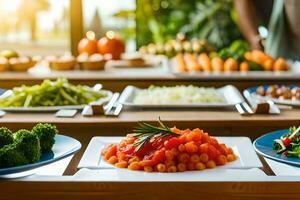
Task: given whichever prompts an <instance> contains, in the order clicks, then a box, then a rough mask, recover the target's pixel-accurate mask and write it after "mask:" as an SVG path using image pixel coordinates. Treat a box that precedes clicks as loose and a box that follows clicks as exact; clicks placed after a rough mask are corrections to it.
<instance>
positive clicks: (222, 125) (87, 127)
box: [0, 109, 300, 175]
mask: <svg viewBox="0 0 300 200" xmlns="http://www.w3.org/2000/svg"><path fill="white" fill-rule="evenodd" d="M220 111H222V112H220ZM159 117H161V119H162V120H163V121H164V122H165V123H166V124H167V125H169V126H174V125H176V126H177V127H178V128H197V127H200V128H202V129H204V130H206V131H208V132H209V133H210V134H212V135H217V136H248V137H250V138H251V139H252V140H253V139H255V138H257V137H259V136H260V135H262V134H264V133H267V132H269V131H274V130H278V129H284V128H288V127H290V126H293V125H298V124H300V109H293V110H285V111H283V112H282V113H281V115H254V116H250V117H245V116H241V115H239V114H238V113H237V112H236V111H232V110H215V111H204V110H194V111H186V110H180V111H175V110H162V111H159V110H131V111H130V110H127V111H124V112H122V113H121V115H120V116H119V117H118V118H117V117H106V116H95V117H82V116H81V115H80V114H78V115H76V117H75V118H57V117H55V116H54V115H53V113H34V114H32V113H8V114H7V115H5V116H4V117H3V118H0V126H7V127H9V128H11V129H12V130H17V129H21V128H27V129H31V128H32V127H33V126H34V125H35V124H36V123H38V122H48V123H52V124H55V125H56V126H57V127H58V128H59V130H60V132H61V134H65V135H70V136H72V137H75V138H76V139H78V140H79V141H80V142H81V143H82V145H83V148H82V149H81V151H80V152H79V153H78V154H77V155H76V156H74V158H73V160H72V162H71V164H74V165H76V164H77V163H78V162H79V160H80V158H81V155H82V153H83V152H84V150H85V148H86V146H87V144H88V143H89V141H90V139H91V138H92V137H94V136H124V135H126V134H127V133H129V132H130V131H131V130H132V128H133V127H135V126H136V123H137V121H145V122H150V123H156V121H157V120H158V118H159ZM76 166H77V165H76ZM74 173H75V171H74V169H73V168H68V170H67V171H66V174H68V175H72V174H74Z"/></svg>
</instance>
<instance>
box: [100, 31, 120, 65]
mask: <svg viewBox="0 0 300 200" xmlns="http://www.w3.org/2000/svg"><path fill="white" fill-rule="evenodd" d="M124 51H125V45H124V43H123V41H122V40H121V39H119V38H117V37H116V36H115V34H114V32H112V31H109V32H107V34H106V36H105V37H103V38H101V39H100V40H99V41H98V52H99V53H100V54H103V55H104V54H111V55H112V58H113V59H114V60H119V59H120V58H121V54H122V53H124Z"/></svg>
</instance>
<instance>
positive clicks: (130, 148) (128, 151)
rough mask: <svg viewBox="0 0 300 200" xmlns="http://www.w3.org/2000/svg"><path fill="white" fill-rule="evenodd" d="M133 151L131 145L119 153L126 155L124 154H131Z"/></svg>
mask: <svg viewBox="0 0 300 200" xmlns="http://www.w3.org/2000/svg"><path fill="white" fill-rule="evenodd" d="M134 150H135V147H134V146H133V145H127V146H126V147H125V148H122V149H121V152H123V153H126V154H130V155H131V154H133V152H134Z"/></svg>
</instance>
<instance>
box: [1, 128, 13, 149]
mask: <svg viewBox="0 0 300 200" xmlns="http://www.w3.org/2000/svg"><path fill="white" fill-rule="evenodd" d="M13 141H14V137H13V134H12V132H11V131H10V130H9V129H8V128H5V127H2V128H0V149H1V148H2V147H4V146H5V145H7V144H12V143H13Z"/></svg>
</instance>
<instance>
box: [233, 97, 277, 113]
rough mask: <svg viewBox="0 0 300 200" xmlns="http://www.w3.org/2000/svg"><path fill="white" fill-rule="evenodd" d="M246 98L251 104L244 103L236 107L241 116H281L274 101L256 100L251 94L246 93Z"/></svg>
mask: <svg viewBox="0 0 300 200" xmlns="http://www.w3.org/2000/svg"><path fill="white" fill-rule="evenodd" d="M244 96H245V98H246V99H247V101H248V102H249V104H248V103H247V102H246V101H244V102H242V103H239V104H236V105H235V107H236V109H237V111H238V112H239V113H240V114H241V115H253V114H280V109H279V108H278V106H277V105H276V104H275V103H274V102H273V101H272V100H260V99H255V98H253V97H252V96H251V94H250V93H249V92H245V93H244Z"/></svg>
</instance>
